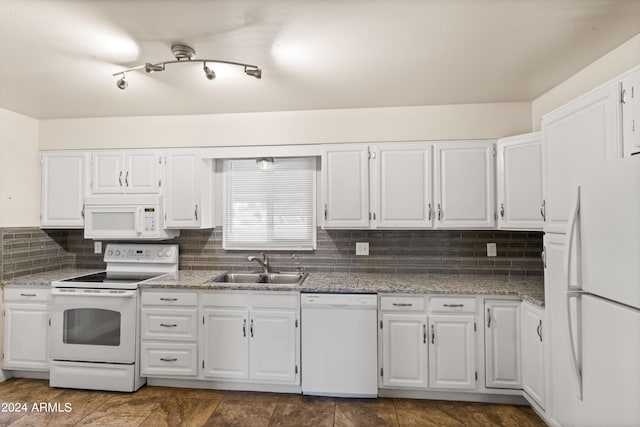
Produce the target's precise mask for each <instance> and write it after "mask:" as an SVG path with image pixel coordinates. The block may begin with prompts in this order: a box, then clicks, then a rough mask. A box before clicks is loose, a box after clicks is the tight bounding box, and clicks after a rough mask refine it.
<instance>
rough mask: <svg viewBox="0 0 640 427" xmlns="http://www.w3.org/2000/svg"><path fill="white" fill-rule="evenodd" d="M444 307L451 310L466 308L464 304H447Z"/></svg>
mask: <svg viewBox="0 0 640 427" xmlns="http://www.w3.org/2000/svg"><path fill="white" fill-rule="evenodd" d="M444 306H445V307H449V308H458V307H464V304H445V305H444Z"/></svg>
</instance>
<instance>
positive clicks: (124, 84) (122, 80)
mask: <svg viewBox="0 0 640 427" xmlns="http://www.w3.org/2000/svg"><path fill="white" fill-rule="evenodd" d="M126 77H127V76H126V74H124V73H123V74H122V77H121V78H120V80H118V81H117V82H116V86H118V89H122V90H125V89H126V88H127V86H129V84H128V83H127V79H126Z"/></svg>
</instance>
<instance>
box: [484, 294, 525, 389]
mask: <svg viewBox="0 0 640 427" xmlns="http://www.w3.org/2000/svg"><path fill="white" fill-rule="evenodd" d="M520 304H521V302H520V300H519V299H518V300H515V299H485V301H484V313H485V315H484V318H485V319H484V325H485V328H484V329H485V370H486V372H485V373H486V379H485V381H486V382H485V385H486V386H487V387H489V388H513V389H520V388H522V381H521V360H522V357H521V353H520Z"/></svg>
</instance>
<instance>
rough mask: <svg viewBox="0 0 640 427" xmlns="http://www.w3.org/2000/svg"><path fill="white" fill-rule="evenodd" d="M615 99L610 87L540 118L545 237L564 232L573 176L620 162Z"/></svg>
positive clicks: (613, 87)
mask: <svg viewBox="0 0 640 427" xmlns="http://www.w3.org/2000/svg"><path fill="white" fill-rule="evenodd" d="M619 97H620V92H619V87H618V85H616V84H608V85H606V86H603V87H602V88H600V89H598V90H595V91H592V92H589V93H588V94H586V95H584V96H581V97H580V98H578V99H576V100H574V101H572V102H570V103H568V104H565V105H564V106H562V107H560V108H558V109H556V110H554V111H552V112H551V113H549V114H547V115H545V116H544V117H543V119H542V132H543V140H544V144H543V155H544V157H543V171H544V173H543V178H544V179H543V183H544V199H545V223H544V231H545V232H546V233H566V231H567V227H568V220H569V214H570V207H571V203H573V199H574V197H575V193H574V191H575V188H576V186H577V184H578V183H577V182H576V178H577V176H578V175H579V174H582V173H590V172H591V173H593V171H595V170H597V168H598V167H599V166H601V165H602V164H603V163H604V162H605V161H607V160H613V159H615V158H618V157H619V155H620V154H619V152H620V147H619V142H620V135H619V133H620V132H619V127H620V118H619V112H618V110H619Z"/></svg>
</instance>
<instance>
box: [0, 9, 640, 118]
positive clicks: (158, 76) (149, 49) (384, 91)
mask: <svg viewBox="0 0 640 427" xmlns="http://www.w3.org/2000/svg"><path fill="white" fill-rule="evenodd" d="M638 33H640V0H395V1H389V0H335V1H332V0H306V1H299V0H270V1H258V0H207V1H205V0H181V1H175V0H109V1H104V0H0V48H1V50H2V53H3V56H2V58H1V59H0V107H2V108H5V109H8V110H12V111H15V112H18V113H22V114H26V115H29V116H32V117H35V118H40V119H47V118H69V117H101V116H135V115H164V114H200V113H234V112H255V111H283V110H313V109H334V108H359V107H383V106H411V105H435V104H461V103H477V102H512V101H530V100H532V99H535V98H536V97H538V96H539V95H541V94H542V93H544V92H546V91H547V90H549V89H550V88H552V87H553V86H555V85H556V84H558V83H559V82H561V81H562V80H564V79H566V78H567V77H569V76H571V75H572V74H574V73H575V72H577V71H578V70H580V69H581V68H583V67H584V66H586V65H588V64H589V63H591V62H593V61H594V60H596V59H597V58H599V57H601V56H602V55H603V54H605V53H606V52H608V51H610V50H611V49H613V48H615V47H616V46H618V45H620V44H621V43H623V42H625V41H626V40H628V39H630V38H631V37H633V36H634V35H636V34H638ZM176 42H181V43H184V44H188V45H190V46H191V47H193V48H194V49H195V50H196V58H201V59H204V58H207V59H220V60H227V61H237V62H243V63H249V64H256V65H259V66H260V67H261V68H262V69H263V77H262V79H261V80H257V79H254V78H252V77H249V76H246V75H244V73H243V72H242V69H241V68H234V67H228V66H227V67H223V66H214V64H209V65H210V67H211V68H213V69H214V71H215V72H216V73H217V75H218V77H217V78H216V79H215V80H213V81H209V80H207V79H206V78H205V76H204V73H203V70H202V64H200V63H197V64H187V65H183V64H180V65H174V66H170V65H167V68H166V70H165V71H163V72H159V73H154V74H146V73H145V72H144V71H137V72H131V73H129V74H128V76H127V80H128V83H129V87H128V89H126V90H124V91H123V90H120V89H118V88H117V87H116V81H117V77H114V76H113V75H112V74H113V73H115V72H118V71H121V70H124V69H126V68H129V67H132V66H136V65H140V64H143V63H145V62H152V63H156V62H161V61H167V60H172V59H174V58H173V56H172V54H171V49H170V47H171V45H172V44H174V43H176Z"/></svg>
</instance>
